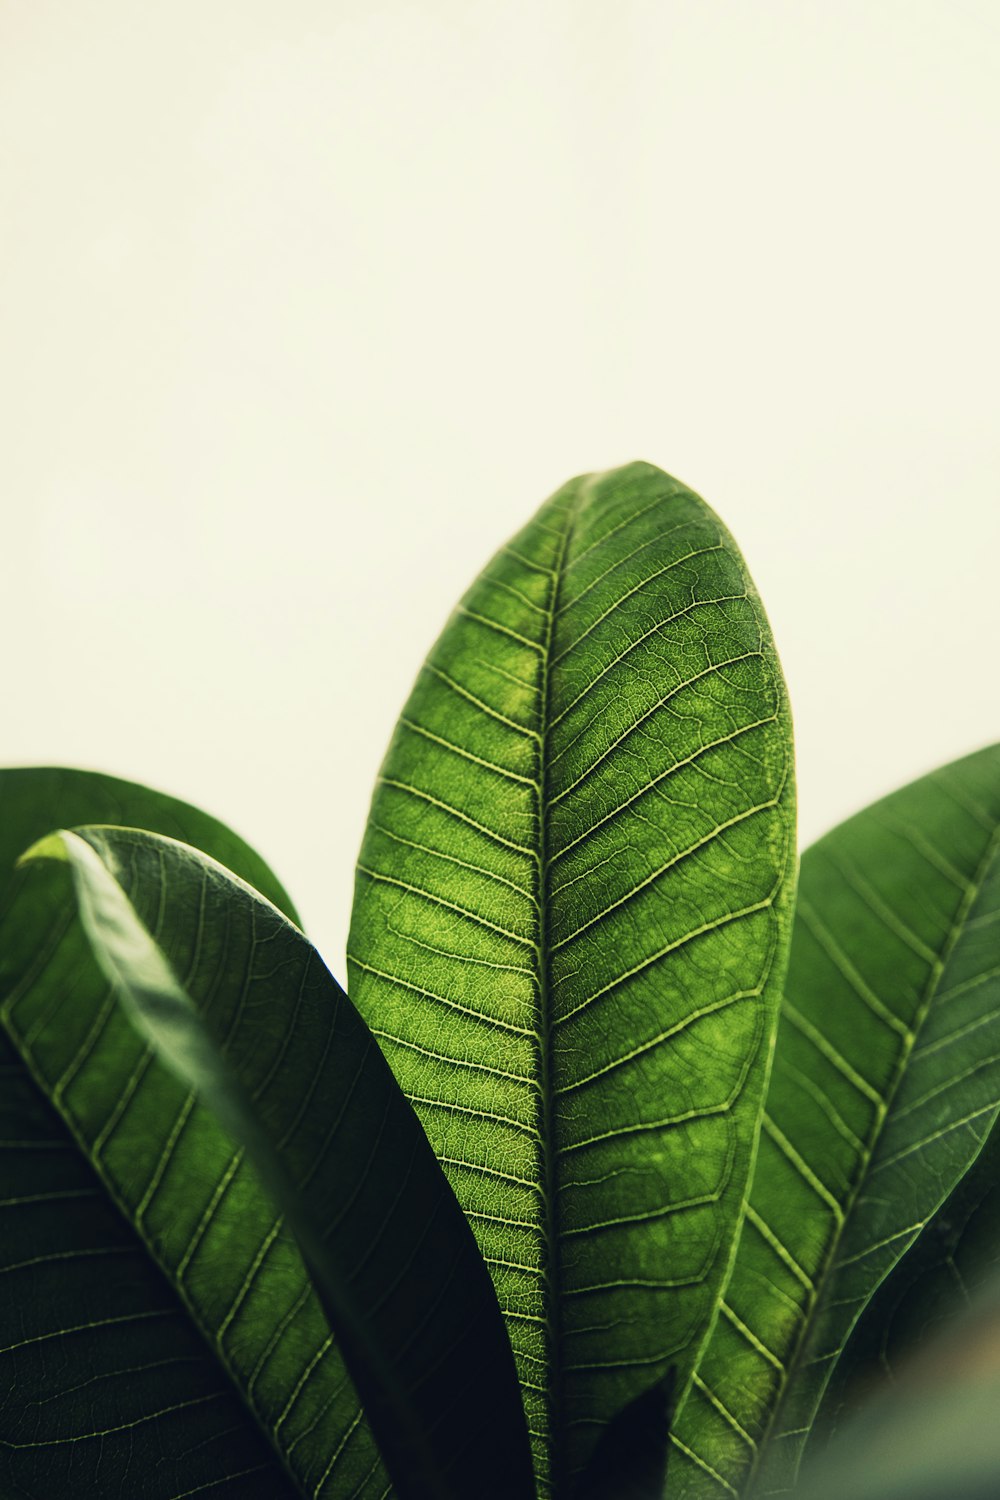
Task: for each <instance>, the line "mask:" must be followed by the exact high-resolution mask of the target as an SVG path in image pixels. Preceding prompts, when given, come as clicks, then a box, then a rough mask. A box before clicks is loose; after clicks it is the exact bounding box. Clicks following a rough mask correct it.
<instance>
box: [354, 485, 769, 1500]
mask: <svg viewBox="0 0 1000 1500" xmlns="http://www.w3.org/2000/svg"><path fill="white" fill-rule="evenodd" d="M791 824H792V774H791V750H790V733H789V722H788V713H787V708H786V704H785V697H784V690H783V686H782V682H781V677H780V674H779V670H778V666H777V662H776V659H775V655H774V650H773V646H772V644H771V638H770V635H769V632H768V628H767V623H766V620H765V618H764V615H763V612H762V610H761V607H760V604H759V601H758V599H757V597H756V594H755V593H754V590H753V587H752V585H751V583H750V580H749V578H748V576H747V573H746V570H745V568H744V565H743V563H742V560H741V558H740V555H739V553H738V551H737V549H736V547H735V544H734V543H733V541H732V539H731V537H730V536H729V535H728V533H727V532H726V531H725V529H724V528H723V527H722V525H721V524H720V522H719V521H718V519H717V517H716V516H715V515H714V514H713V513H712V512H711V511H710V510H709V509H708V507H707V506H706V505H705V504H704V502H703V501H702V500H701V499H699V498H698V496H696V495H694V494H692V493H691V491H690V490H687V489H685V487H684V486H683V485H681V484H679V483H678V482H677V481H676V480H673V479H670V478H669V477H668V476H667V475H665V474H663V473H661V472H660V471H659V470H657V469H654V468H652V467H650V466H649V465H646V464H632V465H629V466H628V467H627V468H624V469H620V470H616V471H613V472H611V473H608V474H604V475H591V476H586V477H583V478H580V479H576V480H573V481H572V482H571V483H569V484H568V485H566V486H565V487H564V488H563V489H562V490H560V491H559V492H558V493H557V494H556V495H554V496H553V497H552V499H551V500H549V501H548V502H547V504H545V505H544V506H543V507H542V509H541V511H540V512H539V513H538V515H537V517H536V518H535V520H533V521H532V522H530V523H529V524H528V526H526V527H525V528H524V530H523V531H522V532H521V533H520V534H519V535H518V536H517V537H515V538H514V540H513V541H512V543H511V544H510V545H509V546H507V547H505V548H503V549H502V551H501V552H500V553H498V554H497V556H496V558H495V559H494V560H493V562H492V563H491V564H490V565H489V566H488V567H487V569H486V570H485V572H484V573H483V575H482V576H481V578H480V579H479V580H478V581H477V582H476V583H475V584H474V585H473V587H472V589H471V590H470V591H469V593H468V594H467V595H466V597H465V599H464V600H463V602H462V603H461V605H460V606H459V608H458V610H457V611H456V613H455V614H454V615H453V616H452V619H451V620H450V622H449V624H448V625H447V627H446V628H445V631H444V633H443V635H442V636H441V638H440V640H439V641H438V643H437V645H436V646H435V647H434V649H433V651H432V652H431V655H430V657H429V659H428V661H427V664H426V666H425V667H424V669H423V671H422V672H421V674H420V677H419V679H418V681H417V684H416V686H415V688H414V691H413V694H412V696H411V698H410V700H409V703H408V704H407V706H406V709H405V710H404V713H403V716H402V718H401V720H400V723H399V727H398V729H397V732H396V735H395V738H394V739H393V742H392V745H391V746H390V749H389V752H388V756H387V759H386V761H385V764H384V766H383V770H382V774H381V777H380V779H379V783H378V786H377V788H376V793H375V798H374V802H373V805H372V810H371V819H370V822H369V825H368V830H367V833H366V837H365V841H364V845H363V848H362V854H361V859H360V863H359V867H358V881H357V889H356V895H355V905H354V915H353V922H352V927H351V937H350V948H349V973H350V980H351V987H352V996H353V998H354V999H355V1002H356V1003H357V1005H358V1006H359V1008H360V1009H361V1011H362V1012H363V1014H364V1015H365V1016H366V1018H367V1019H368V1021H369V1023H370V1024H371V1026H372V1028H373V1029H374V1031H375V1032H376V1034H377V1036H378V1037H379V1038H380V1040H381V1042H382V1044H383V1047H384V1048H385V1050H386V1052H387V1055H388V1057H389V1060H390V1062H391V1063H392V1066H393V1069H394V1071H395V1073H396V1076H397V1077H398V1078H399V1079H400V1081H401V1082H402V1084H403V1087H404V1088H405V1089H406V1091H407V1092H408V1094H409V1095H410V1097H411V1098H412V1099H413V1101H414V1103H415V1104H416V1106H417V1110H418V1112H419V1114H420V1116H421V1118H422V1120H423V1121H424V1124H425V1126H426V1128H427V1130H428V1133H429V1134H430V1136H431V1140H432V1142H433V1143H434V1146H435V1148H436V1150H437V1152H438V1155H439V1157H440V1159H441V1160H442V1162H443V1163H444V1164H445V1166H446V1168H447V1170H448V1172H449V1174H450V1176H451V1180H452V1183H453V1185H454V1187H455V1190H456V1192H457V1194H458V1196H459V1199H460V1201H461V1202H462V1204H463V1205H464V1207H465V1209H466V1212H467V1213H468V1215H469V1217H470V1219H471V1221H472V1224H473V1227H474V1229H475V1230H476V1233H477V1235H478V1237H479V1241H480V1244H481V1245H482V1248H483V1252H484V1254H485V1256H486V1258H487V1260H488V1262H489V1264H490V1266H491V1268H492V1270H493V1272H494V1276H495V1279H496V1283H497V1287H498V1291H499V1294H500V1300H501V1305H502V1306H503V1308H504V1311H505V1313H506V1315H507V1318H508V1323H509V1327H510V1331H511V1337H512V1340H513V1343H514V1348H515V1353H516V1355H517V1359H518V1364H519V1369H520V1375H521V1381H522V1385H523V1387H524V1390H525V1393H526V1399H527V1403H528V1414H529V1423H530V1426H531V1430H532V1434H533V1437H534V1442H535V1458H536V1470H537V1472H538V1475H539V1480H540V1484H541V1486H542V1490H543V1493H545V1494H549V1493H553V1494H556V1495H558V1496H563V1495H566V1494H567V1493H568V1477H569V1476H570V1475H571V1474H572V1473H574V1472H576V1471H577V1470H579V1468H580V1467H581V1465H582V1464H583V1463H585V1462H586V1459H587V1456H588V1454H589V1453H590V1452H591V1450H592V1449H593V1446H594V1443H595V1441H596V1439H597V1436H598V1434H599V1432H600V1431H601V1429H602V1428H603V1427H604V1426H605V1425H606V1424H607V1423H608V1422H609V1421H610V1420H611V1419H612V1417H613V1416H614V1415H615V1413H616V1412H617V1411H618V1410H619V1409H620V1408H621V1407H623V1406H624V1405H625V1404H626V1403H627V1402H629V1401H630V1400H632V1399H633V1398H635V1397H636V1396H637V1395H639V1393H640V1392H641V1391H643V1390H645V1389H647V1388H648V1387H649V1386H650V1385H651V1384H652V1383H653V1382H654V1381H655V1380H656V1379H657V1378H658V1377H662V1376H663V1375H665V1374H666V1372H667V1370H668V1369H669V1368H670V1367H671V1366H672V1365H676V1367H677V1376H676V1379H677V1390H678V1392H680V1391H683V1389H684V1388H685V1386H686V1384H687V1382H688V1380H689V1378H690V1374H691V1365H692V1360H693V1357H694V1355H695V1353H696V1351H697V1349H698V1347H699V1345H700V1344H701V1342H702V1340H703V1339H704V1338H705V1336H706V1334H707V1332H708V1330H709V1328H710V1327H711V1324H712V1321H713V1319H714V1317H715V1315H716V1311H717V1307H718V1300H719V1294H720V1289H721V1287H722V1285H723V1283H724V1281H725V1277H726V1274H727V1271H728V1268H729V1263H730V1255H731V1250H732V1245H733V1239H734V1234H735V1230H736V1227H737V1222H738V1218H739V1213H740V1209H741V1205H742V1201H743V1195H744V1191H745V1187H746V1181H747V1176H748V1172H749V1169H750V1165H751V1161H752V1157H753V1151H754V1141H755V1136H756V1127H757V1121H758V1116H759V1109H760V1101H761V1094H762V1089H763V1086H764V1082H765V1077H766V1072H767V1066H768V1058H769V1052H770V1039H771V1034H772V1026H773V1023H774V1016H775V1012H776V1007H777V1002H778V990H779V988H780V982H781V973H782V969H783V963H784V949H785V933H786V929H787V912H788V906H789V900H790V893H791V876H792V870H793V863H794V861H793V834H792V826H791Z"/></svg>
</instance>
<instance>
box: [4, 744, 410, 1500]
mask: <svg viewBox="0 0 1000 1500" xmlns="http://www.w3.org/2000/svg"><path fill="white" fill-rule="evenodd" d="M86 822H104V823H124V824H136V825H139V826H142V827H144V828H152V829H155V830H156V831H157V832H160V833H164V834H167V835H170V836H172V837H176V838H180V839H183V840H186V841H187V842H190V843H195V844H197V845H198V846H199V847H200V848H203V849H206V850H207V851H208V852H209V853H211V854H213V855H214V856H215V857H216V858H217V859H219V860H220V861H222V862H224V863H225V864H226V865H227V866H228V867H229V868H230V869H232V870H234V871H236V873H237V874H239V875H240V876H241V877H242V878H243V879H244V880H247V881H249V882H250V883H251V884H253V885H254V886H255V887H256V888H257V889H258V890H260V891H262V892H263V893H264V894H265V895H266V896H267V897H268V898H269V899H270V900H272V901H273V902H274V903H275V904H276V905H278V906H280V907H281V908H282V909H283V910H284V911H286V912H287V913H288V914H289V915H290V916H292V917H294V915H295V913H294V908H293V907H292V906H291V903H290V902H289V900H288V897H287V895H286V894H285V892H284V890H283V888H282V887H281V885H280V884H279V882H278V881H277V880H276V879H275V877H274V876H273V875H272V874H271V872H270V870H269V869H268V868H267V866H266V865H265V864H264V862H263V861H262V860H261V859H260V857H259V856H258V855H257V854H255V853H254V852H253V850H251V849H250V848H249V847H248V846H247V845H246V844H245V843H244V842H243V840H242V839H240V838H238V837H237V836H236V835H235V834H234V833H232V832H231V831H230V830H229V829H228V828H226V827H224V825H223V824H221V823H219V822H217V821H216V820H215V819H214V818H210V817H208V816H207V815H206V814H205V813H202V812H200V811H198V810H197V809H196V808H193V807H190V806H188V805H187V804H186V803H183V802H179V801H177V800H176V799H174V798H171V797H166V796H164V795H163V794H162V793H159V792H154V791H151V790H150V789H149V788H147V787H143V786H138V785H136V784H134V783H132V782H126V781H120V780H117V779H116V778H114V777H110V776H101V775H98V774H96V773H93V772H89V771H76V770H66V769H55V768H34V767H31V768H23V769H21V768H19V769H16V770H4V771H0V912H2V911H3V910H4V908H7V909H8V910H9V902H10V899H11V896H12V891H11V888H10V885H11V879H12V877H13V869H14V864H15V861H16V859H17V858H18V856H19V855H20V854H21V853H22V852H23V851H24V850H25V849H26V848H27V847H28V846H29V845H30V844H32V843H34V842H35V841H36V840H37V839H39V838H41V837H42V836H43V835H44V834H46V833H47V832H49V830H50V829H52V828H53V827H58V826H60V825H61V824H74V823H86ZM24 878H25V877H24V876H23V875H22V876H20V877H18V880H19V881H20V880H23V879H24ZM2 924H3V918H2V917H0V926H2ZM39 937H40V940H42V939H44V933H43V932H41V931H40V932H39ZM3 967H4V966H3V961H2V957H0V971H2V970H3ZM0 982H2V981H0ZM0 993H2V991H0ZM0 1225H2V1230H0V1243H2V1247H3V1248H2V1250H0V1348H2V1351H3V1352H2V1354H0V1392H2V1393H3V1394H2V1396H0V1492H2V1493H3V1494H4V1495H5V1496H6V1495H10V1496H12V1497H14V1496H17V1497H30V1500H53V1497H54V1496H56V1495H64V1494H68V1493H72V1494H73V1495H74V1496H81V1497H85V1496H95V1497H96V1496H102V1495H105V1494H108V1493H110V1494H115V1495H119V1494H121V1495H131V1494H135V1495H140V1494H141V1495H142V1496H143V1500H172V1497H175V1496H176V1497H180V1496H182V1495H188V1494H197V1495H198V1497H199V1500H216V1497H222V1496H223V1495H228V1494H232V1493H233V1490H234V1487H237V1486H238V1493H239V1495H240V1500H283V1497H286V1496H287V1497H291V1496H293V1495H294V1494H295V1493H296V1492H297V1491H296V1487H295V1486H294V1485H293V1483H292V1481H291V1479H290V1478H289V1477H288V1475H287V1471H286V1470H285V1469H284V1467H283V1465H282V1464H281V1462H280V1460H279V1459H278V1457H277V1455H276V1453H275V1452H274V1449H273V1448H272V1447H271V1445H270V1444H269V1443H268V1441H267V1439H266V1437H265V1436H264V1433H263V1430H262V1428H261V1426H260V1424H259V1423H258V1421H256V1420H255V1418H254V1417H253V1416H252V1415H251V1413H250V1411H249V1410H248V1408H247V1406H246V1405H245V1404H244V1402H243V1401H242V1400H241V1399H240V1397H239V1395H238V1394H237V1391H236V1388H235V1386H234V1385H233V1382H232V1381H231V1379H230V1377H229V1375H228V1373H227V1371H226V1369H225V1366H224V1363H223V1362H222V1360H220V1358H219V1355H218V1352H217V1351H216V1352H213V1349H212V1348H211V1347H210V1346H209V1344H208V1343H206V1341H205V1339H204V1338H203V1337H202V1335H201V1334H200V1333H199V1331H198V1329H197V1328H196V1326H195V1324H194V1322H193V1320H192V1319H191V1317H190V1315H189V1314H188V1312H187V1310H186V1309H185V1307H184V1305H183V1304H182V1303H181V1302H180V1301H179V1300H178V1298H177V1295H176V1293H175V1292H174V1290H173V1289H172V1288H171V1286H170V1284H169V1282H168V1281H167V1280H166V1278H165V1277H164V1276H163V1274H162V1272H161V1271H160V1270H159V1268H158V1267H157V1265H156V1263H155V1261H154V1260H153V1258H152V1256H151V1255H150V1254H149V1252H148V1251H147V1249H146V1247H145V1245H144V1243H143V1242H142V1240H141V1239H139V1238H138V1237H137V1236H136V1234H135V1232H134V1230H133V1229H132V1227H131V1226H130V1224H129V1222H128V1220H127V1219H126V1218H125V1217H124V1216H123V1215H122V1213H121V1212H120V1210H119V1208H118V1207H117V1205H116V1204H115V1203H114V1202H113V1201H112V1200H111V1198H110V1197H109V1196H108V1194H107V1193H106V1192H104V1191H103V1189H102V1187H101V1184H100V1182H99V1180H98V1179H97V1178H96V1177H95V1175H94V1171H93V1168H92V1167H91V1166H90V1164H89V1162H88V1161H87V1160H86V1159H85V1157H84V1155H83V1154H81V1153H80V1152H79V1151H78V1150H77V1149H76V1145H75V1143H74V1141H73V1138H72V1136H71V1135H70V1133H69V1131H68V1130H67V1128H66V1126H65V1125H64V1124H63V1122H62V1121H61V1119H60V1118H59V1116H58V1115H57V1114H56V1113H55V1111H54V1110H52V1108H51V1107H50V1106H49V1104H48V1102H47V1101H46V1100H45V1098H44V1096H43V1095H42V1093H41V1092H40V1091H39V1090H38V1088H37V1086H36V1085H35V1083H34V1082H33V1080H32V1079H31V1077H30V1076H29V1074H28V1073H27V1070H26V1069H25V1067H24V1065H23V1063H22V1062H21V1059H20V1057H19V1055H18V1053H17V1051H16V1049H15V1048H14V1046H13V1044H12V1043H11V1042H10V1040H9V1039H8V1036H7V1033H6V1032H5V1031H4V1030H3V1028H2V1027H0ZM311 1326H312V1327H313V1328H314V1330H315V1336H316V1337H317V1338H318V1339H320V1340H321V1339H322V1338H323V1336H324V1333H325V1329H324V1328H323V1323H322V1320H321V1319H320V1318H318V1317H316V1316H315V1315H314V1316H313V1317H312V1320H311ZM71 1329H72V1330H73V1332H72V1333H70V1332H69V1330H71ZM303 1333H305V1334H306V1335H307V1338H308V1325H307V1320H306V1319H305V1317H304V1315H303V1313H300V1314H299V1315H298V1317H297V1319H295V1320H293V1321H292V1322H291V1323H290V1324H289V1328H288V1331H287V1335H286V1340H285V1344H284V1345H283V1346H279V1347H278V1348H277V1349H276V1351H275V1358H276V1362H277V1363H279V1365H281V1366H282V1367H283V1368H284V1370H285V1372H286V1373H288V1372H289V1371H290V1370H293V1369H294V1368H296V1366H295V1364H294V1361H293V1358H292V1357H291V1355H290V1353H289V1350H290V1347H291V1342H290V1341H291V1339H292V1338H296V1339H301V1338H302V1335H303ZM306 1347H308V1345H306ZM304 1399H305V1396H304V1395H303V1397H300V1399H299V1401H298V1402H296V1403H295V1405H294V1406H293V1407H292V1409H291V1410H290V1411H289V1414H288V1417H287V1425H289V1426H290V1427H291V1428H292V1431H293V1433H294V1434H295V1435H297V1436H299V1437H300V1438H301V1436H302V1433H303V1432H304V1430H305V1427H306V1424H307V1423H308V1421H309V1420H311V1419H312V1417H314V1416H315V1410H316V1408H313V1409H311V1410H308V1411H306V1414H305V1417H304V1418H303V1417H302V1415H301V1413H302V1408H303V1400H304ZM109 1406H111V1407H113V1409H114V1411H115V1418H114V1420H112V1421H111V1422H109V1421H108V1420H107V1416H106V1411H107V1408H108V1407H109ZM296 1408H297V1409H296ZM352 1447H353V1449H354V1450H355V1452H354V1453H352V1455H351V1457H352V1460H356V1463H357V1471H358V1472H359V1473H363V1472H364V1470H365V1469H367V1468H371V1467H372V1466H373V1465H375V1467H376V1470H377V1464H378V1460H377V1456H376V1455H375V1452H374V1448H373V1447H372V1445H371V1442H370V1439H369V1438H368V1436H367V1430H366V1429H365V1428H363V1427H362V1428H361V1429H360V1430H359V1433H358V1434H357V1435H356V1436H355V1438H354V1439H353V1440H352ZM359 1449H360V1450H363V1451H357V1450H359ZM315 1472H316V1473H317V1474H318V1473H319V1472H320V1469H319V1467H318V1466H317V1467H316V1469H315ZM376 1477H377V1474H376V1475H373V1480H372V1483H371V1484H370V1486H369V1488H368V1489H367V1490H365V1491H360V1490H359V1496H360V1495H361V1494H362V1493H363V1494H364V1495H365V1500H376V1497H378V1496H379V1495H380V1494H381V1491H382V1490H383V1488H384V1483H383V1484H377V1483H375V1478H376Z"/></svg>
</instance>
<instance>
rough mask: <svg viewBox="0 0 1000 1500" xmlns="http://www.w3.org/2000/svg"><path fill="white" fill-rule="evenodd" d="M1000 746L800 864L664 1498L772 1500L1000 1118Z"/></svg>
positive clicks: (860, 822)
mask: <svg viewBox="0 0 1000 1500" xmlns="http://www.w3.org/2000/svg"><path fill="white" fill-rule="evenodd" d="M998 843H1000V749H998V748H993V749H989V750H985V751H982V752H980V753H979V754H977V755H973V756H970V757H968V758H966V759H965V760H961V761H958V762H957V763H955V764H954V765H951V766H947V767H945V768H944V769H943V770H941V771H937V772H935V773H934V774H933V775H931V776H927V777H925V778H923V779H922V780H921V781H917V782H915V783H913V784H912V785H911V786H908V787H905V788H904V789H903V790H902V791H899V792H896V793H894V794H893V795H892V796H890V797H887V798H885V799H884V800H883V801H881V802H878V803H876V804H875V805H874V806H873V807H871V808H868V809H867V810H866V811H864V812H862V813H859V814H858V815H857V816H856V817H854V818H851V819H850V820H849V821H848V822H846V823H844V824H842V825H841V826H840V827H839V828H837V829H835V830H834V831H833V832H832V833H830V834H828V835H827V836H826V837H825V838H823V839H821V840H820V841H819V843H817V844H816V845H815V846H814V847H813V848H812V849H810V850H808V851H807V852H806V854H805V855H804V856H803V859H802V870H801V876H800V884H799V905H798V908H797V912H796V920H795V933H794V938H793V943H792V956H791V960H790V965H789V972H788V983H787V996H786V1001H785V1004H784V1008H783V1012H782V1019H781V1024H780V1027H779V1031H778V1038H777V1046H776V1052H775V1061H774V1069H773V1072H772V1077H771V1084H770V1090H769V1093H768V1099H767V1109H766V1112H765V1116H764V1123H763V1131H762V1135H761V1142H760V1152H759V1156H758V1161H757V1167H756V1172H755V1175H754V1179H753V1188H752V1192H751V1197H750V1206H749V1209H748V1216H747V1221H746V1224H745V1227H744V1230H743V1235H742V1238H741V1241H740V1245H739V1251H738V1254H737V1258H736V1263H735V1268H734V1271H733V1277H732V1280H731V1282H730V1285H729V1288H728V1290H727V1293H726V1305H725V1308H724V1316H723V1318H722V1319H720V1322H719V1324H718V1326H717V1329H716V1332H715V1335H714V1337H713V1340H712V1343H711V1345H710V1346H709V1348H708V1349H707V1351H706V1353H705V1356H704V1358H703V1360H702V1363H701V1365H700V1367H699V1371H698V1377H697V1381H696V1385H695V1389H694V1390H693V1392H692V1395H691V1397H690V1399H689V1401H688V1403H687V1405H686V1407H685V1408H684V1409H682V1410H680V1411H679V1412H678V1416H677V1421H676V1425H675V1431H676V1439H677V1442H678V1445H683V1447H681V1449H680V1453H679V1454H675V1456H674V1459H673V1460H672V1461H671V1494H672V1495H677V1496H692V1497H694V1496H701V1495H703V1494H705V1493H706V1475H710V1474H714V1475H715V1476H716V1482H715V1491H714V1492H718V1493H722V1494H725V1493H735V1492H736V1491H737V1490H739V1489H740V1487H741V1486H742V1485H744V1484H745V1483H746V1482H747V1479H748V1476H749V1475H751V1474H753V1475H754V1476H755V1489H754V1493H756V1494H761V1495H766V1494H778V1493H784V1492H785V1491H787V1490H788V1489H789V1488H790V1487H791V1485H792V1483H793V1481H794V1476H795V1473H796V1469H797V1466H798V1461H799V1457H800V1455H801V1451H802V1446H803V1443H804V1441H805V1438H806V1435H807V1433H808V1431H809V1428H810V1426H811V1425H812V1422H813V1420H814V1417H815V1414H816V1410H817V1407H818V1405H819V1402H820V1400H821V1398H822V1395H823V1391H824V1388H825V1386H826V1383H827V1381H828V1379H829V1377H830V1374H831V1371H832V1370H833V1367H834V1365H835V1363H836V1361H837V1358H838V1356H839V1355H840V1352H841V1350H842V1349H843V1347H844V1344H845V1342H846V1340H847V1338H848V1336H849V1334H850V1332H851V1329H852V1327H853V1325H854V1323H855V1321H856V1320H857V1318H858V1316H859V1314H860V1313H861V1311H862V1309H863V1308H864V1306H865V1304H866V1303H867V1302H868V1300H869V1299H870V1298H871V1296H872V1295H873V1293H874V1292H875V1290H876V1288H877V1287H878V1285H879V1284H880V1282H881V1281H882V1280H883V1278H884V1277H885V1276H886V1275H887V1274H888V1273H889V1271H890V1270H891V1269H892V1267H893V1266H894V1265H895V1263H896V1262H897V1261H898V1260H899V1258H900V1257H901V1256H902V1255H903V1253H904V1251H906V1249H907V1248H908V1246H909V1245H911V1244H912V1242H913V1241H914V1240H915V1239H916V1237H917V1236H918V1234H919V1233H920V1232H921V1229H922V1228H923V1226H924V1225H925V1224H926V1223H927V1222H928V1221H929V1220H930V1219H931V1218H932V1217H933V1215H934V1214H935V1213H936V1211H937V1210H938V1208H939V1207H940V1205H941V1204H942V1202H944V1200H945V1199H946V1198H947V1197H948V1195H949V1194H950V1193H951V1191H952V1190H953V1188H954V1187H955V1185H956V1183H957V1182H959V1181H960V1180H961V1178H962V1176H963V1174H964V1173H965V1172H966V1171H967V1170H968V1168H969V1166H970V1164H971V1163H972V1162H973V1161H974V1160H975V1158H976V1156H977V1154H978V1152H979V1150H980V1147H981V1146H982V1143H983V1141H984V1140H985V1138H986V1136H987V1135H988V1133H989V1131H990V1128H991V1126H992V1123H993V1120H994V1118H995V1117H996V1113H997V1108H998V1104H1000V964H998V958H997V940H996V933H997V926H996V922H997V915H998V908H1000V863H998V860H997V848H998Z"/></svg>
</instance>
